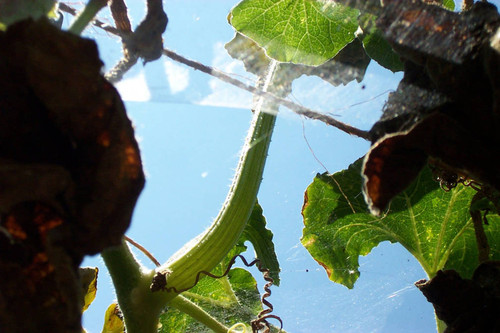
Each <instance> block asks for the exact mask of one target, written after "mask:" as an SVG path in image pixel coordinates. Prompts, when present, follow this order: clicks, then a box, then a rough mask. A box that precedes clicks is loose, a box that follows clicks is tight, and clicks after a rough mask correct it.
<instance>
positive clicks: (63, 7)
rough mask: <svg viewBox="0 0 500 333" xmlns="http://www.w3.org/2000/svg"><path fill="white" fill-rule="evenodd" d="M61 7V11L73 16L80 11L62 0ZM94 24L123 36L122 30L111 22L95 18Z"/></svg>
mask: <svg viewBox="0 0 500 333" xmlns="http://www.w3.org/2000/svg"><path fill="white" fill-rule="evenodd" d="M59 9H60V10H61V11H63V12H65V13H68V14H70V15H73V16H75V15H76V14H78V12H77V11H76V9H74V8H73V7H70V6H68V5H67V4H65V3H62V2H60V3H59ZM93 24H94V25H95V26H96V27H98V28H101V29H102V30H104V31H107V32H109V33H110V34H113V35H116V36H119V37H122V35H123V34H122V32H121V31H120V30H118V29H116V28H115V27H112V26H110V25H109V24H107V23H104V22H102V21H100V20H94V22H93Z"/></svg>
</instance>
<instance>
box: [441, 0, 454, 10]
mask: <svg viewBox="0 0 500 333" xmlns="http://www.w3.org/2000/svg"><path fill="white" fill-rule="evenodd" d="M443 7H444V8H446V9H449V10H455V1H454V0H443Z"/></svg>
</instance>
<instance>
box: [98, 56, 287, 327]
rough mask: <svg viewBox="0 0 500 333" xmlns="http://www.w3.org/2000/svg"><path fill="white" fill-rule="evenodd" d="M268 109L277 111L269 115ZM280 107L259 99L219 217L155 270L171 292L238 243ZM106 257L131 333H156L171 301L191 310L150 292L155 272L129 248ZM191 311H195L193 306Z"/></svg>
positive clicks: (268, 79)
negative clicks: (160, 274)
mask: <svg viewBox="0 0 500 333" xmlns="http://www.w3.org/2000/svg"><path fill="white" fill-rule="evenodd" d="M276 66H277V63H276V62H275V61H273V62H272V63H271V65H270V66H269V73H268V74H267V76H266V78H265V82H264V85H263V88H262V89H263V90H267V88H268V87H269V86H270V85H271V83H272V78H273V75H274V72H275V70H276ZM268 107H269V108H270V109H271V110H272V111H274V112H272V113H268V112H265V111H264V110H266V111H267V108H268ZM277 108H278V105H277V104H271V105H269V104H266V103H265V102H264V100H263V98H262V97H259V99H258V102H257V104H256V107H255V110H254V117H253V119H252V124H251V127H250V131H249V134H248V136H247V139H246V141H245V145H244V147H243V151H242V154H241V158H240V162H239V164H238V167H237V170H236V175H235V178H234V180H233V183H232V185H231V188H230V191H229V194H228V196H227V198H226V201H225V202H224V205H223V206H222V209H221V210H220V212H219V215H218V216H217V217H216V219H215V220H214V222H213V223H212V225H211V226H210V227H209V228H208V229H207V230H206V231H205V232H203V233H202V234H201V235H200V236H198V237H197V238H195V239H194V240H192V241H191V242H189V243H188V244H186V245H185V246H184V247H183V248H182V249H181V250H179V251H178V252H177V253H176V254H175V255H174V256H173V257H172V258H171V259H170V260H169V261H168V262H167V263H166V264H165V265H163V266H162V267H159V268H157V269H156V271H157V272H164V273H167V272H168V274H167V287H175V288H176V289H177V290H183V289H187V288H190V287H192V286H193V285H194V284H195V279H196V275H197V274H198V272H201V271H211V270H212V269H213V268H214V267H215V266H216V265H217V264H219V263H220V261H221V260H222V259H223V258H224V257H225V256H226V255H227V253H228V252H229V251H230V250H231V249H232V248H233V247H234V245H235V244H236V242H237V241H238V239H239V237H240V235H241V233H242V231H243V229H244V228H245V225H246V223H247V221H248V219H249V217H250V214H251V212H252V210H253V207H254V205H255V202H256V200H257V192H258V190H259V186H260V183H261V180H262V174H263V171H264V165H265V161H266V157H267V152H268V149H269V144H270V142H271V134H272V131H273V128H274V124H275V122H276V111H277ZM101 255H102V257H103V259H104V262H105V264H106V266H107V267H108V270H109V273H110V275H111V277H112V279H113V284H114V286H115V290H116V295H117V298H118V303H119V305H120V308H121V310H122V312H123V316H124V320H125V326H126V329H127V333H137V332H140V333H153V332H157V330H158V318H159V315H160V313H161V311H162V310H163V308H164V307H165V306H166V304H167V303H169V302H174V303H176V304H180V305H179V306H185V307H188V305H187V303H186V302H185V301H184V300H183V299H182V298H181V299H180V300H176V298H178V297H179V296H178V294H177V293H174V292H154V293H153V292H151V290H150V285H151V282H152V279H153V277H154V275H155V273H156V272H155V271H147V270H145V269H144V268H143V267H142V266H141V265H140V264H139V262H138V261H137V260H136V259H135V258H134V256H133V255H132V253H131V252H130V249H129V248H128V246H127V245H126V244H124V243H123V244H122V245H121V246H118V247H114V248H110V249H106V250H105V251H103V252H102V253H101ZM189 307H190V309H192V307H191V305H189ZM190 311H191V310H190ZM196 315H200V314H196ZM200 316H201V315H200ZM204 320H205V319H204ZM207 320H208V319H207ZM211 320H212V319H211ZM213 320H215V319H213ZM210 325H215V324H210ZM218 327H219V328H222V327H223V325H222V324H219V326H218ZM221 332H222V331H221ZM224 332H227V329H226V331H224Z"/></svg>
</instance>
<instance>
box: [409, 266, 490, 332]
mask: <svg viewBox="0 0 500 333" xmlns="http://www.w3.org/2000/svg"><path fill="white" fill-rule="evenodd" d="M499 278H500V265H499V263H498V262H497V261H489V262H485V263H483V264H481V265H480V266H479V267H478V268H477V269H476V271H475V272H474V276H473V277H472V279H470V280H469V279H462V278H461V277H460V275H459V274H458V273H457V272H455V271H454V270H446V271H439V272H438V273H437V275H436V276H435V277H434V278H432V279H431V280H430V281H426V280H422V281H418V282H417V283H416V286H417V287H418V288H419V289H420V291H421V292H422V293H423V294H424V296H425V297H426V298H427V300H428V301H429V302H431V303H432V304H433V305H434V309H435V310H436V315H437V316H438V318H439V319H441V320H443V321H444V322H445V323H446V325H447V326H448V327H447V328H446V330H445V332H447V333H451V332H498V331H499V330H500V319H499V317H498V312H499V311H500V283H499V281H500V279H499Z"/></svg>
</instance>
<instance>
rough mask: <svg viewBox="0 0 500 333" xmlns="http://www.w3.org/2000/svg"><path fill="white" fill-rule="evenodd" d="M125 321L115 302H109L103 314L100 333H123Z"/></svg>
mask: <svg viewBox="0 0 500 333" xmlns="http://www.w3.org/2000/svg"><path fill="white" fill-rule="evenodd" d="M124 332H125V323H124V322H123V316H122V313H121V311H120V308H119V307H118V304H117V303H113V304H111V305H110V306H109V307H108V309H107V310H106V313H105V315H104V325H103V326H102V333H124Z"/></svg>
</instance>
